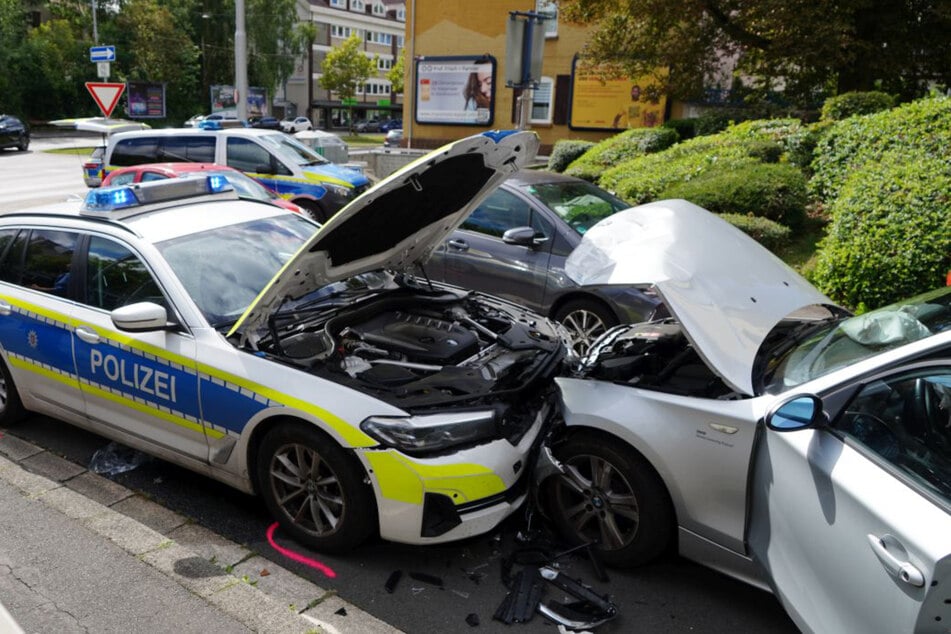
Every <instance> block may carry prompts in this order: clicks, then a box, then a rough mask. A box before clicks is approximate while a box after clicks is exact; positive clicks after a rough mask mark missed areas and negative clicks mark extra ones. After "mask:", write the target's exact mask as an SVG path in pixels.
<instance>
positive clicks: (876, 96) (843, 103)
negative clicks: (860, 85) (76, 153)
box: [820, 90, 895, 121]
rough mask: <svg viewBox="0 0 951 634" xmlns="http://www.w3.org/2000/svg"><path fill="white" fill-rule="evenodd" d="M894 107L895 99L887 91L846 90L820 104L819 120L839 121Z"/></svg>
mask: <svg viewBox="0 0 951 634" xmlns="http://www.w3.org/2000/svg"><path fill="white" fill-rule="evenodd" d="M894 107H895V99H894V97H892V96H891V95H889V94H888V93H884V92H878V91H874V90H872V91H869V92H846V93H843V94H841V95H837V96H835V97H829V98H828V99H826V101H825V103H824V104H822V116H821V117H820V120H821V121H841V120H842V119H848V118H849V117H852V116H855V115H863V114H872V113H875V112H881V111H882V110H889V109H890V108H894Z"/></svg>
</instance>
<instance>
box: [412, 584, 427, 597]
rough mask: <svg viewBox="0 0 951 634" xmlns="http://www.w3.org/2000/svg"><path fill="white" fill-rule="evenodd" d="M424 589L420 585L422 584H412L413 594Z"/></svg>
mask: <svg viewBox="0 0 951 634" xmlns="http://www.w3.org/2000/svg"><path fill="white" fill-rule="evenodd" d="M425 589H426V588H424V587H422V586H413V594H414V595H415V594H419V593H420V592H422V591H423V590H425Z"/></svg>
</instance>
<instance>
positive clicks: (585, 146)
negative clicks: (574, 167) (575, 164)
mask: <svg viewBox="0 0 951 634" xmlns="http://www.w3.org/2000/svg"><path fill="white" fill-rule="evenodd" d="M594 146H595V143H594V141H582V140H580V139H561V140H559V141H555V147H553V148H552V151H551V156H549V157H548V169H550V170H551V171H553V172H559V173H560V172H564V171H565V168H566V167H568V165H570V164H571V162H572V161H574V160H575V159H577V158H578V157H579V156H581V155H582V154H584V153H585V152H587V151H588V150H590V149H591V148H593V147H594Z"/></svg>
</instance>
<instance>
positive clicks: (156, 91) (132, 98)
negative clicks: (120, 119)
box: [125, 81, 165, 119]
mask: <svg viewBox="0 0 951 634" xmlns="http://www.w3.org/2000/svg"><path fill="white" fill-rule="evenodd" d="M125 93H126V95H127V97H126V98H127V99H128V109H129V118H130V119H164V118H165V84H153V83H150V82H145V81H130V82H128V83H127V84H126V91H125Z"/></svg>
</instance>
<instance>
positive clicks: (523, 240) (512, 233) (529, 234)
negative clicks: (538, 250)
mask: <svg viewBox="0 0 951 634" xmlns="http://www.w3.org/2000/svg"><path fill="white" fill-rule="evenodd" d="M547 241H548V238H545V237H544V236H542V237H536V235H535V230H534V229H532V228H531V227H514V228H512V229H509V230H508V231H506V232H505V233H503V234H502V242H504V243H505V244H514V245H517V246H522V247H537V246H538V245H540V244H544V243H545V242H547Z"/></svg>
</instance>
